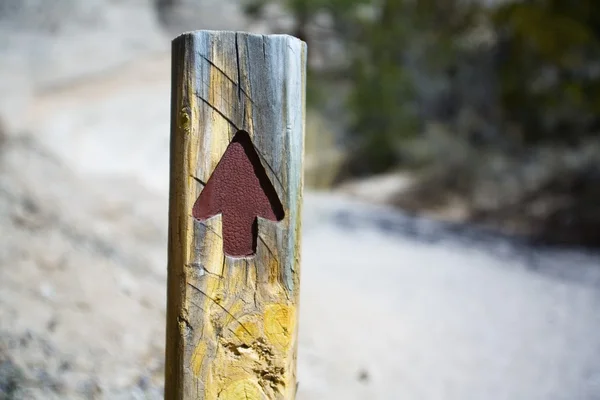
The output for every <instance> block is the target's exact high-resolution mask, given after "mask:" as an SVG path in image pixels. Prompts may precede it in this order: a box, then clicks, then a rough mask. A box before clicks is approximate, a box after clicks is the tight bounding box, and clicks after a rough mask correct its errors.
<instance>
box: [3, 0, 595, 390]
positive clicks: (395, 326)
mask: <svg viewBox="0 0 600 400" xmlns="http://www.w3.org/2000/svg"><path fill="white" fill-rule="evenodd" d="M193 29H227V30H245V31H251V32H255V33H262V34H267V33H289V34H292V35H295V36H297V37H300V38H301V39H303V40H304V41H306V42H307V43H308V48H309V57H308V63H309V70H308V78H309V80H308V105H307V131H306V159H305V166H306V170H305V176H306V183H307V188H306V195H305V204H304V217H303V262H302V267H303V272H302V290H301V292H302V293H301V315H300V343H299V360H298V363H299V372H298V378H299V389H298V398H299V399H316V400H320V399H392V400H393V399H426V400H430V399H450V400H452V399H457V400H459V399H460V400H465V399H475V400H478V399H486V400H487V399H491V400H500V399H503V400H504V399H505V400H519V399H523V400H537V399H539V400H542V399H543V400H545V399H564V400H595V399H600V333H599V332H600V253H599V252H598V250H597V248H598V247H599V246H600V134H599V133H600V3H598V2H597V1H594V0H580V1H576V2H574V1H568V0H523V1H506V0H496V1H491V0H479V1H477V0H438V1H433V0H281V1H274V0H273V1H269V0H237V1H236V0H52V1H48V0H0V232H1V235H0V239H1V240H0V400H6V399H160V398H162V390H163V371H164V356H163V352H164V321H165V288H166V273H167V271H166V237H167V234H166V228H167V199H168V193H167V192H168V163H169V159H168V158H169V155H168V148H169V100H170V40H171V39H172V38H174V37H175V36H177V35H178V34H180V33H181V32H184V31H187V30H193Z"/></svg>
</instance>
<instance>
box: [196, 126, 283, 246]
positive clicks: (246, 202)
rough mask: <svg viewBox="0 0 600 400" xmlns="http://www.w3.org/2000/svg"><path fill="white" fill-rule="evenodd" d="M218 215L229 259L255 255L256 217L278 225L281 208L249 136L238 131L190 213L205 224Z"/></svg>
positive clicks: (280, 218)
mask: <svg viewBox="0 0 600 400" xmlns="http://www.w3.org/2000/svg"><path fill="white" fill-rule="evenodd" d="M217 214H222V222H223V251H224V253H225V254H227V255H228V256H231V257H246V256H251V255H253V254H255V253H256V240H257V238H258V222H257V217H261V218H265V219H268V220H271V221H281V220H282V219H283V217H284V211H283V206H282V205H281V201H280V200H279V197H278V196H277V192H276V191H275V188H274V187H273V185H272V184H271V182H270V181H269V177H268V176H267V174H266V172H265V169H264V167H263V166H262V164H261V162H260V158H259V156H258V154H257V153H256V150H255V149H254V146H253V145H252V140H251V139H250V136H249V135H248V133H247V132H245V131H239V132H238V133H236V134H235V136H234V137H233V140H232V141H231V143H230V144H229V146H228V147H227V150H225V154H223V157H222V158H221V160H220V161H219V163H218V164H217V167H216V168H215V170H214V172H213V173H212V175H211V176H210V178H209V179H208V182H206V186H204V189H203V190H202V192H201V193H200V196H199V197H198V200H196V203H195V204H194V208H193V209H192V216H193V217H194V218H196V219H199V220H206V219H208V218H211V217H213V216H215V215H217Z"/></svg>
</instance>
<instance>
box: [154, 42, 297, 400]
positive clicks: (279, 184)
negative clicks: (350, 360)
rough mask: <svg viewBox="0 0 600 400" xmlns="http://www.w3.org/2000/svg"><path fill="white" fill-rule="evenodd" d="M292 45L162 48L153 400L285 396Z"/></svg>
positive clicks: (291, 314) (292, 295) (293, 193)
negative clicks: (165, 228) (163, 129)
mask: <svg viewBox="0 0 600 400" xmlns="http://www.w3.org/2000/svg"><path fill="white" fill-rule="evenodd" d="M305 60H306V45H305V44H304V43H303V42H302V41H300V40H298V39H296V38H293V37H291V36H286V35H269V36H262V35H252V34H247V33H236V32H211V31H197V32H191V33H185V34H183V35H181V36H179V37H178V38H176V39H175V40H174V41H173V64H172V66H173V70H172V77H173V78H172V79H173V81H172V99H171V102H172V103H171V107H172V108H171V110H172V114H171V186H170V206H169V276H168V301H167V303H168V304H167V349H166V383H165V398H166V399H168V400H172V399H206V400H212V399H228V400H238V399H244V400H255V399H261V400H263V399H265V400H266V399H286V400H287V399H293V398H294V397H295V392H296V345H297V327H298V325H297V317H298V295H299V286H300V282H299V270H300V215H301V207H302V185H303V174H302V164H303V148H304V144H303V140H304V114H305V108H304V105H305V81H306V77H305V75H306V74H305Z"/></svg>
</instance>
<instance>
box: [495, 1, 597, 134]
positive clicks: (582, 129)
mask: <svg viewBox="0 0 600 400" xmlns="http://www.w3.org/2000/svg"><path fill="white" fill-rule="evenodd" d="M492 21H493V23H494V26H495V27H496V30H497V31H498V33H499V37H500V41H499V46H498V47H499V53H500V55H501V57H500V59H499V74H500V78H501V81H500V82H501V100H502V107H503V109H502V111H503V114H504V117H505V122H507V123H508V125H509V126H512V127H513V128H516V129H515V130H516V131H517V132H519V133H520V136H521V137H520V139H522V140H524V141H525V142H527V143H532V142H538V141H548V140H552V141H559V142H565V141H568V142H571V141H574V140H576V139H578V138H580V137H582V136H586V135H589V134H593V133H595V130H596V129H597V128H598V124H599V123H600V120H599V119H598V116H599V115H600V64H599V62H600V3H598V2H597V1H596V0H581V1H576V2H573V1H570V0H535V1H530V2H519V3H510V4H507V5H504V6H501V7H499V8H498V9H496V10H494V13H493V14H492Z"/></svg>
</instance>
